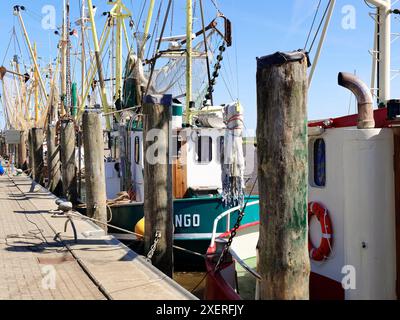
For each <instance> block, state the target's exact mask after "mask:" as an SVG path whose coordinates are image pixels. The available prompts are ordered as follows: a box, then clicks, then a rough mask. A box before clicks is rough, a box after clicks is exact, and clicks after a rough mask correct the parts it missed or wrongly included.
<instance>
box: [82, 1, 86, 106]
mask: <svg viewBox="0 0 400 320" xmlns="http://www.w3.org/2000/svg"><path fill="white" fill-rule="evenodd" d="M85 3H86V2H85V0H82V11H81V33H82V35H81V46H82V48H81V78H82V85H81V109H84V108H85V101H84V100H85V98H84V96H85V83H86V81H85V80H86V54H85V32H86V28H85V23H86V17H85Z"/></svg>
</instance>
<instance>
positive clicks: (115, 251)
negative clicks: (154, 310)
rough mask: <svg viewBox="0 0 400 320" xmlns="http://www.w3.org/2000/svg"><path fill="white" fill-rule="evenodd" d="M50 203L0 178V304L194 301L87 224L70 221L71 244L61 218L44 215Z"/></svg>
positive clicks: (29, 187)
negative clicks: (51, 279) (51, 283)
mask: <svg viewBox="0 0 400 320" xmlns="http://www.w3.org/2000/svg"><path fill="white" fill-rule="evenodd" d="M55 200H56V197H55V196H54V195H53V194H51V193H50V192H49V191H47V190H46V189H44V188H43V187H42V186H40V185H38V184H36V183H35V182H33V181H32V180H31V179H30V178H28V177H26V176H18V177H12V178H9V177H0V208H1V212H0V273H1V274H0V289H3V290H0V299H32V300H33V299H48V300H52V299H61V300H63V299H67V300H70V299H115V300H188V299H195V297H194V296H193V295H191V294H190V293H189V292H187V291H186V290H184V289H183V288H181V287H180V286H179V285H178V284H176V283H175V282H174V281H173V280H171V279H170V278H168V277H167V276H165V275H164V274H163V273H161V272H160V271H159V270H157V269H156V268H154V267H153V266H151V265H150V264H149V263H148V262H146V261H145V260H144V258H143V257H140V256H138V255H137V254H136V253H135V252H133V251H132V250H130V249H129V248H127V247H126V246H125V245H123V244H122V243H121V242H119V241H118V240H117V239H115V238H114V237H112V236H108V235H104V232H103V231H102V229H101V228H99V227H98V226H97V225H95V224H94V223H92V222H90V221H87V220H82V219H78V218H76V219H75V218H74V224H75V226H76V229H77V232H78V242H77V243H75V242H74V238H73V232H72V228H71V226H68V228H67V232H65V233H64V224H65V222H66V217H65V216H61V217H59V216H58V217H55V216H54V215H53V214H52V213H51V212H50V211H51V210H55V209H56V204H55ZM74 214H77V213H74ZM81 217H83V216H81ZM38 229H40V230H41V231H42V232H39V231H38ZM34 230H36V231H34ZM42 234H43V235H42ZM56 234H58V235H59V240H61V241H62V242H61V241H59V242H56V241H55V240H54V237H55V235H56ZM10 235H11V236H14V237H11V238H10ZM20 236H25V238H28V239H25V238H19V237H20ZM60 261H61V262H60ZM40 262H42V264H41V263H40ZM46 265H47V266H48V265H49V266H50V267H54V269H55V271H56V275H57V278H56V279H57V281H56V283H57V285H56V289H55V290H45V289H43V288H42V281H43V279H44V278H43V274H42V273H43V267H44V266H46ZM5 288H7V289H5Z"/></svg>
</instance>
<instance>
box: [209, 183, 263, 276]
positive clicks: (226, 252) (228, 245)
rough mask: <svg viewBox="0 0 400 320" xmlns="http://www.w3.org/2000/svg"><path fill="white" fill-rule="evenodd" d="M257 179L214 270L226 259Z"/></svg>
mask: <svg viewBox="0 0 400 320" xmlns="http://www.w3.org/2000/svg"><path fill="white" fill-rule="evenodd" d="M257 181H258V177H257V179H255V180H254V183H253V187H252V188H251V191H250V195H249V199H248V200H247V201H246V203H245V205H244V207H243V209H241V210H240V213H239V216H238V219H237V221H236V224H235V226H234V228H233V229H232V231H231V235H230V237H229V240H228V243H227V244H226V245H225V248H224V250H223V251H222V254H221V256H220V258H219V260H218V263H217V265H216V266H215V269H214V271H218V270H219V268H220V266H221V265H222V264H223V263H224V262H225V259H226V256H227V254H228V251H229V249H230V247H231V246H232V242H233V239H234V238H235V237H236V234H237V231H238V229H239V228H240V226H241V224H242V220H243V218H244V215H245V211H246V208H247V204H248V203H249V200H250V196H251V195H252V194H253V191H254V188H255V186H256V184H257Z"/></svg>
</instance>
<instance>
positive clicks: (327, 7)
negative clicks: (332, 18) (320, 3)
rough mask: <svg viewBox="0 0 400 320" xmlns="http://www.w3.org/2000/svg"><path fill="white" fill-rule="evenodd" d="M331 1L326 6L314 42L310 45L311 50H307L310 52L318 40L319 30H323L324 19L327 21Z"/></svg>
mask: <svg viewBox="0 0 400 320" xmlns="http://www.w3.org/2000/svg"><path fill="white" fill-rule="evenodd" d="M331 2H332V0H329V2H328V4H327V6H326V8H325V11H324V14H323V16H322V18H321V21H320V23H319V26H318V29H317V31H316V33H315V35H314V39H313V41H312V43H311V45H310V48H309V50H308V51H307V52H308V53H310V52H311V51H312V49H313V47H314V44H315V41H316V40H317V37H318V34H319V31H320V30H321V27H322V24H323V23H324V21H325V18H326V15H327V13H328V10H329V7H330V5H331Z"/></svg>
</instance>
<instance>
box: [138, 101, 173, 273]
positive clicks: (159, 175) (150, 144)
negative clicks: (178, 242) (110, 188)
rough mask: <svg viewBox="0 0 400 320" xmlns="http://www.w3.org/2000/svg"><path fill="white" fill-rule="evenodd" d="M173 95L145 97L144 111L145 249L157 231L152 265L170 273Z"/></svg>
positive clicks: (171, 250) (171, 254)
mask: <svg viewBox="0 0 400 320" xmlns="http://www.w3.org/2000/svg"><path fill="white" fill-rule="evenodd" d="M171 105H172V97H171V96H170V95H165V96H159V95H157V96H147V97H146V99H145V105H144V108H143V114H144V133H143V136H144V157H145V158H144V181H145V185H144V189H145V190H144V193H145V195H146V197H145V199H144V212H145V250H146V252H149V250H150V249H151V247H152V245H153V244H154V243H155V240H156V233H159V236H160V237H159V241H158V243H157V245H156V249H155V252H154V256H153V257H152V261H153V264H154V265H155V266H156V267H157V268H158V269H160V270H161V271H162V272H164V273H165V274H166V275H168V276H169V277H172V275H173V204H172V165H171V161H170V159H169V125H170V121H171Z"/></svg>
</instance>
